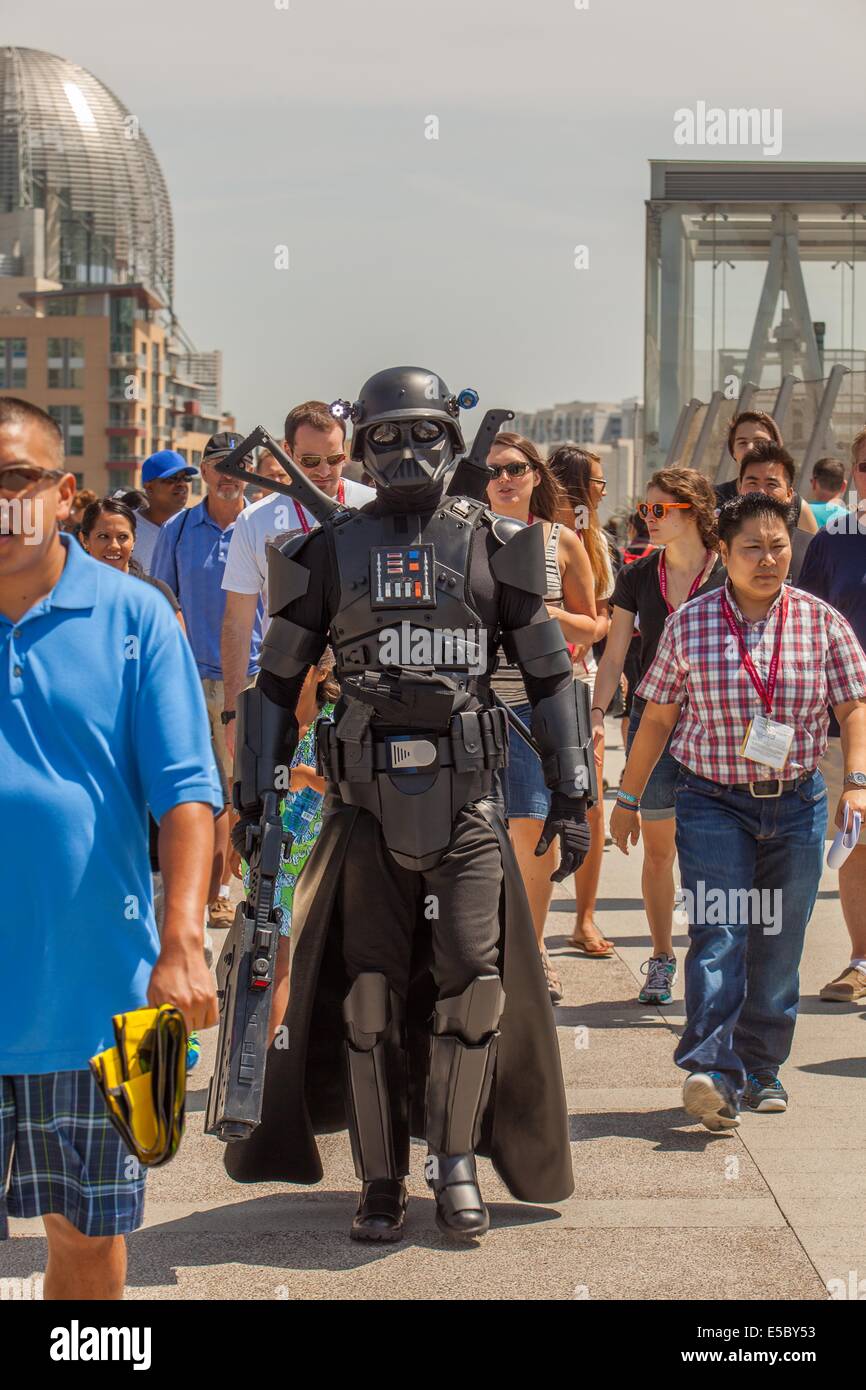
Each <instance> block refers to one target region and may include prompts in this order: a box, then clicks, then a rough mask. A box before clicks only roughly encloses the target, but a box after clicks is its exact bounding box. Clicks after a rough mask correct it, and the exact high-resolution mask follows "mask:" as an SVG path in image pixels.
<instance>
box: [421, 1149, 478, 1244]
mask: <svg viewBox="0 0 866 1390" xmlns="http://www.w3.org/2000/svg"><path fill="white" fill-rule="evenodd" d="M425 1173H426V1174H427V1184H428V1186H429V1187H430V1188H432V1191H433V1196H434V1197H435V1198H436V1225H437V1226H438V1227H439V1229H440V1231H444V1232H445V1234H446V1235H447V1236H483V1235H484V1232H485V1231H487V1230H489V1229H490V1213H489V1211H488V1210H487V1208H486V1206H485V1205H484V1202H483V1201H482V1198H481V1191H480V1189H479V1187H478V1177H477V1174H476V1172H475V1155H474V1154H471V1153H468V1154H454V1155H453V1156H452V1157H450V1158H446V1157H445V1155H444V1154H430V1155H429V1156H428V1158H427V1163H426V1166H425Z"/></svg>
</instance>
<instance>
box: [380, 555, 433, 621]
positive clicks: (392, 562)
mask: <svg viewBox="0 0 866 1390" xmlns="http://www.w3.org/2000/svg"><path fill="white" fill-rule="evenodd" d="M435 568H436V552H435V550H434V547H433V546H432V545H427V544H425V543H423V542H419V543H418V544H416V545H377V546H374V547H373V549H372V551H371V553H370V604H371V607H373V608H394V607H395V606H396V607H399V608H435V607H436V585H435V578H434V575H435Z"/></svg>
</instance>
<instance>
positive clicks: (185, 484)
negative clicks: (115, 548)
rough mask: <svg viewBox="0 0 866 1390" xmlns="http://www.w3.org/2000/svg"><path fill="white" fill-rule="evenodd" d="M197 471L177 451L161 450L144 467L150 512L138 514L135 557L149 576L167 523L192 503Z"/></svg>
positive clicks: (142, 467)
mask: <svg viewBox="0 0 866 1390" xmlns="http://www.w3.org/2000/svg"><path fill="white" fill-rule="evenodd" d="M197 477H198V469H197V468H193V466H192V464H189V463H187V461H186V459H185V458H184V457H183V455H182V454H178V453H176V452H175V450H174V449H160V450H159V452H158V453H155V454H151V456H150V458H147V459H145V460H144V463H143V464H142V465H141V483H142V487H143V488H144V490H145V492H146V493H147V511H146V512H137V513H136V518H135V520H136V526H135V549H134V550H133V552H132V553H133V557H134V559H136V560H137V561H138V563H139V564H140V565H141V568H142V569H143V570H144V571H145V573H146V574H150V562H151V560H152V559H153V552H154V549H155V547H156V543H157V541H158V540H159V533H160V530H161V528H162V526H163V525H164V523H165V522H166V521H168V520H169V519H170V518H171V517H173V516H176V515H177V513H178V512H181V511H183V509H184V507H185V506H186V504H187V502H188V501H189V484H190V479H191V478H197Z"/></svg>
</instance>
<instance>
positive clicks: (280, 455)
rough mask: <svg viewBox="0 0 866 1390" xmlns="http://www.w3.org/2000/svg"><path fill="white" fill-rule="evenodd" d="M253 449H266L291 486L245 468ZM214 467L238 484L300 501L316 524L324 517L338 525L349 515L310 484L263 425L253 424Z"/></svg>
mask: <svg viewBox="0 0 866 1390" xmlns="http://www.w3.org/2000/svg"><path fill="white" fill-rule="evenodd" d="M253 449H265V450H266V451H267V452H268V453H269V454H271V455H272V456H273V457H274V458H275V459H276V461H277V463H278V464H279V465H280V467H281V468H282V469H284V471H285V472H286V473H288V475H289V477H290V478H291V480H292V481H291V484H289V483H281V482H279V480H278V479H277V478H263V477H262V475H261V474H260V473H253V471H252V469H250V468H245V467H244V459H245V458H246V457H247V454H251V453H252V451H253ZM214 467H215V468H216V471H217V472H218V473H226V474H228V476H229V477H230V478H237V479H238V480H239V481H240V482H243V483H254V484H255V485H256V487H265V488H268V489H269V490H270V491H271V492H281V493H283V495H284V496H285V497H291V499H292V501H293V502H299V503H300V504H301V506H302V507H306V509H307V511H308V512H310V514H311V515H312V516H314V517H315V518H316V520H317V521H324V520H325V518H326V517H330V518H331V520H332V521H334V522H338V521H343V520H348V518H349V516H351V515H352V513H351V510H350V509H349V508H348V507H343V506H341V505H340V503H339V502H335V501H334V499H333V497H329V496H328V495H327V493H325V492H322V489H321V488H320V487H316V484H315V483H311V482H310V479H309V478H307V477H306V476H305V475H304V473H303V471H302V469H300V468H299V467H298V465H297V464H296V463H295V461H294V459H291V458H289V455H288V454H287V453H286V451H285V449H284V448H283V447H282V445H281V444H278V443H277V441H276V440H275V439H273V438H272V437H271V435H270V434H268V431H267V430H266V429H265V427H264V425H256V428H255V429H254V430H253V432H252V434H248V435H247V437H246V439H242V440H241V442H240V444H238V445H237V447H236V448H234V449H232V451H231V453H230V454H226V456H225V458H223V459H220V461H219V463H217V464H215V465H214Z"/></svg>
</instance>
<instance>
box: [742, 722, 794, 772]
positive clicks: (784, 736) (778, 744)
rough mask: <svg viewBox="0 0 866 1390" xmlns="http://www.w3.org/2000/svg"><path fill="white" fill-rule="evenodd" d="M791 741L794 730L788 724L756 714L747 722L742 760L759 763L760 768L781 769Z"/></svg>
mask: <svg viewBox="0 0 866 1390" xmlns="http://www.w3.org/2000/svg"><path fill="white" fill-rule="evenodd" d="M793 741H794V730H793V729H792V728H791V726H790V724H779V723H778V722H777V721H776V720H775V719H770V718H769V717H768V716H767V715H766V714H756V715H755V717H754V719H751V720H750V721H749V727H748V728H747V729H746V737H745V738H744V739H743V742H742V745H741V747H740V752H741V753H742V755H743V757H744V758H749V759H750V761H751V762H755V763H760V764H761V766H762V767H775V768H782V767H784V766H785V763H786V762H787V760H788V754H789V753H790V751H791V744H792V743H793Z"/></svg>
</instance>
